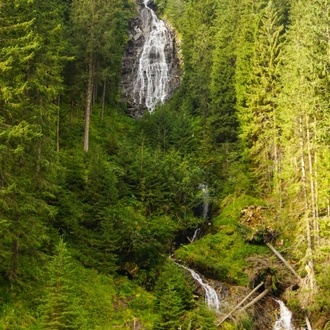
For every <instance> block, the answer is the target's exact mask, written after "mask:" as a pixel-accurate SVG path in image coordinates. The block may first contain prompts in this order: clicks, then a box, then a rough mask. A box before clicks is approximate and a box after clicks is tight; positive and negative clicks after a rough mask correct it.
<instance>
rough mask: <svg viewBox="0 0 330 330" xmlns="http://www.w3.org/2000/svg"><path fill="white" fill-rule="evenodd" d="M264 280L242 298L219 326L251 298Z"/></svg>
mask: <svg viewBox="0 0 330 330" xmlns="http://www.w3.org/2000/svg"><path fill="white" fill-rule="evenodd" d="M263 284H264V282H261V283H259V284H258V285H257V286H256V287H255V288H254V289H253V290H252V291H251V292H250V293H249V294H248V295H247V296H246V297H245V298H244V299H243V300H241V301H240V302H239V303H238V304H237V305H236V306H235V307H234V308H233V309H232V310H231V312H230V313H228V314H227V315H226V316H225V317H224V318H223V319H222V320H221V322H219V323H218V325H217V326H219V325H221V324H222V323H223V322H224V321H225V320H227V319H228V318H229V317H230V316H231V315H232V314H233V313H234V312H235V311H236V310H237V309H238V308H239V307H240V306H241V305H242V304H243V303H244V302H245V301H246V300H247V299H249V298H250V297H251V296H252V295H253V294H254V293H255V292H256V291H257V290H258V289H259V288H260V287H261V286H262V285H263Z"/></svg>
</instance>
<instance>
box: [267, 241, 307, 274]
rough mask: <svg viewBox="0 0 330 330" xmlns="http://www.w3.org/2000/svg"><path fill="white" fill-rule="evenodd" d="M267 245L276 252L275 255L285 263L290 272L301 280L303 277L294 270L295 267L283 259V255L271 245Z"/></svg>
mask: <svg viewBox="0 0 330 330" xmlns="http://www.w3.org/2000/svg"><path fill="white" fill-rule="evenodd" d="M266 245H267V246H268V247H269V248H270V249H271V250H272V251H273V252H274V254H275V255H276V256H277V257H278V258H279V259H280V260H281V261H282V262H283V263H284V265H285V266H286V267H287V268H288V269H289V270H290V272H291V273H292V274H293V275H294V276H296V277H297V278H298V279H299V280H301V277H300V276H299V275H298V273H297V272H296V271H295V270H294V269H293V267H292V266H291V265H290V264H289V263H288V262H287V261H286V260H285V259H284V258H283V257H282V255H281V254H280V253H279V252H278V251H277V250H276V249H275V248H274V247H273V245H271V244H270V243H266Z"/></svg>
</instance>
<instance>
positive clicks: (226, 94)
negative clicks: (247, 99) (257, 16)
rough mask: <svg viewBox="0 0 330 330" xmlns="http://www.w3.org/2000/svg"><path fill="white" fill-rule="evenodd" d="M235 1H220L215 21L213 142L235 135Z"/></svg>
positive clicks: (212, 81) (224, 140)
mask: <svg viewBox="0 0 330 330" xmlns="http://www.w3.org/2000/svg"><path fill="white" fill-rule="evenodd" d="M238 19H239V16H238V1H222V2H221V4H220V8H219V9H218V16H217V19H216V21H215V23H216V25H217V27H218V28H219V31H218V32H217V33H216V35H215V36H214V44H215V49H214V51H213V64H212V72H211V85H210V91H211V100H212V103H211V109H212V115H211V118H210V121H211V124H210V128H211V130H212V136H213V139H214V140H215V142H217V143H221V142H226V141H235V140H236V139H237V131H236V130H237V117H236V109H235V107H236V94H235V80H234V79H235V62H236V51H237V50H236V38H237V30H238Z"/></svg>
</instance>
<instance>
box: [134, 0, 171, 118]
mask: <svg viewBox="0 0 330 330" xmlns="http://www.w3.org/2000/svg"><path fill="white" fill-rule="evenodd" d="M148 2H149V1H148V0H144V8H143V9H142V11H141V17H142V21H143V25H144V28H143V35H144V36H145V41H144V45H143V49H142V52H141V55H140V60H139V64H138V70H137V77H136V79H135V81H134V88H133V98H134V103H136V104H141V105H144V106H146V107H147V108H148V110H149V112H152V111H153V110H154V109H155V107H156V105H157V104H159V103H163V102H164V101H165V100H166V98H167V96H168V93H169V80H170V69H169V66H168V64H167V63H168V61H167V59H166V53H169V52H168V50H169V49H170V53H173V38H172V36H171V34H170V32H169V31H168V29H167V27H166V25H165V23H164V21H162V20H160V19H158V17H157V16H156V14H155V12H154V11H153V10H152V9H151V8H150V7H149V6H148Z"/></svg>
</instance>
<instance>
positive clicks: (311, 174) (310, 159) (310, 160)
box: [306, 115, 318, 242]
mask: <svg viewBox="0 0 330 330" xmlns="http://www.w3.org/2000/svg"><path fill="white" fill-rule="evenodd" d="M306 134H307V151H308V163H309V177H310V191H311V204H312V219H313V237H314V242H315V241H316V237H318V233H317V227H318V226H317V218H316V202H315V200H316V198H315V177H314V164H313V157H312V147H311V141H310V139H311V134H310V126H309V117H308V115H306Z"/></svg>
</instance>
